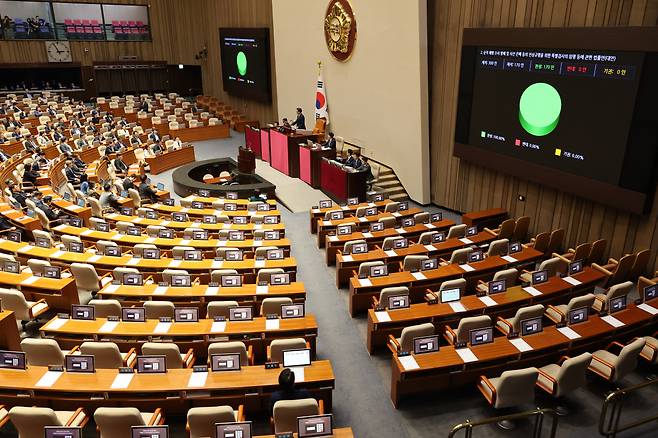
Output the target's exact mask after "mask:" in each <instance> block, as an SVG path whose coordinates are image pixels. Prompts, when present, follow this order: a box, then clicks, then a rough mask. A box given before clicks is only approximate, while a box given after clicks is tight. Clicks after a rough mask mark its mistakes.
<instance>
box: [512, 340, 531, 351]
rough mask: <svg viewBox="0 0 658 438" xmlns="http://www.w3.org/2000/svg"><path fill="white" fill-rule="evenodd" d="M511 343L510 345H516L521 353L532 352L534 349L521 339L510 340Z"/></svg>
mask: <svg viewBox="0 0 658 438" xmlns="http://www.w3.org/2000/svg"><path fill="white" fill-rule="evenodd" d="M509 342H510V344H512V345H514V347H516V349H517V350H519V351H520V352H521V353H523V352H524V351H532V347H531V346H530V345H528V343H527V342H526V341H524V340H523V339H521V338H515V339H510V340H509Z"/></svg>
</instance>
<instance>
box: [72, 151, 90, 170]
mask: <svg viewBox="0 0 658 438" xmlns="http://www.w3.org/2000/svg"><path fill="white" fill-rule="evenodd" d="M71 161H73V165H74V166H75V167H77V168H78V169H80V171H81V172H82V171H84V170H85V169H86V168H87V163H85V162H84V161H82V158H80V154H77V153H76V154H73V158H72V159H71Z"/></svg>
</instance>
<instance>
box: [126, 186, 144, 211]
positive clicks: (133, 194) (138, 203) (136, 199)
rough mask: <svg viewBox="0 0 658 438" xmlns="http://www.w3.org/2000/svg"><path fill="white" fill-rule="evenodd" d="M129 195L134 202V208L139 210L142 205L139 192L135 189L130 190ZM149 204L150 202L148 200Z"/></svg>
mask: <svg viewBox="0 0 658 438" xmlns="http://www.w3.org/2000/svg"><path fill="white" fill-rule="evenodd" d="M128 195H129V196H130V199H131V200H132V201H133V206H134V207H135V208H138V207H140V206H141V205H142V202H144V201H143V200H142V198H140V196H139V192H138V191H137V190H135V189H128ZM146 202H148V200H146Z"/></svg>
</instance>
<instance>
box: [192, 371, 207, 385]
mask: <svg viewBox="0 0 658 438" xmlns="http://www.w3.org/2000/svg"><path fill="white" fill-rule="evenodd" d="M207 379H208V373H207V372H204V373H192V374H190V380H188V381H187V387H188V388H203V387H204V386H206V380H207Z"/></svg>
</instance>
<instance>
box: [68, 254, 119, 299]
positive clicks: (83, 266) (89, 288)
mask: <svg viewBox="0 0 658 438" xmlns="http://www.w3.org/2000/svg"><path fill="white" fill-rule="evenodd" d="M70 269H71V275H73V278H75V285H76V287H77V288H78V295H79V297H80V302H81V303H88V302H89V299H91V297H93V296H95V295H96V293H97V292H98V291H99V290H101V289H102V288H103V287H105V286H106V285H107V284H109V283H111V282H112V276H111V275H109V274H104V275H103V276H102V277H99V276H98V273H96V268H94V265H90V264H89V263H71V266H70Z"/></svg>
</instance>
